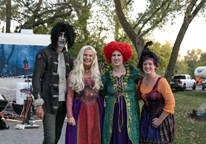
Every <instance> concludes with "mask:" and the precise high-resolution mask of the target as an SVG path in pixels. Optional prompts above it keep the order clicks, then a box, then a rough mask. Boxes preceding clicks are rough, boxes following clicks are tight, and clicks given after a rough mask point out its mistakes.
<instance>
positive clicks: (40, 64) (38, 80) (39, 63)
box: [32, 50, 46, 105]
mask: <svg viewBox="0 0 206 144" xmlns="http://www.w3.org/2000/svg"><path fill="white" fill-rule="evenodd" d="M45 69H46V56H45V54H44V52H43V50H40V51H39V52H38V54H37V55H36V59H35V65H34V72H33V76H32V86H33V91H32V94H33V95H34V98H35V100H36V99H37V101H39V102H40V101H41V103H39V104H37V105H42V104H43V103H42V102H44V101H43V98H42V77H43V75H44V72H45Z"/></svg>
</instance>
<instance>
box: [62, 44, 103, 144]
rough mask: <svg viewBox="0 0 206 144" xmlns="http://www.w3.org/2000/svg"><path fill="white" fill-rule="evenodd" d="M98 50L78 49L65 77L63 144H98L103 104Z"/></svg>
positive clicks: (89, 48)
mask: <svg viewBox="0 0 206 144" xmlns="http://www.w3.org/2000/svg"><path fill="white" fill-rule="evenodd" d="M101 75H102V71H101V70H100V69H99V67H98V61H97V52H96V50H95V49H94V48H93V47H91V46H84V47H82V48H81V50H80V52H79V54H78V56H77V62H76V65H75V67H74V69H73V70H72V71H71V72H70V74H69V76H68V79H67V102H66V104H67V123H68V124H67V130H66V141H65V143H66V144H100V143H101V128H102V121H103V112H104V103H103V99H102V98H101V97H99V90H100V88H101V87H102V86H103V85H102V81H101Z"/></svg>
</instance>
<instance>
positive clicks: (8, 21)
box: [6, 0, 11, 33]
mask: <svg viewBox="0 0 206 144" xmlns="http://www.w3.org/2000/svg"><path fill="white" fill-rule="evenodd" d="M10 26H11V0H7V4H6V33H10Z"/></svg>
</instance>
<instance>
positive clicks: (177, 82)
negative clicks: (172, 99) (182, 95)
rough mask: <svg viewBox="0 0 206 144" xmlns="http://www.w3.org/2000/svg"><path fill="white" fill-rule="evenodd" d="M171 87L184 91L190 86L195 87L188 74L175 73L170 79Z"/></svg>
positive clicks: (194, 82)
mask: <svg viewBox="0 0 206 144" xmlns="http://www.w3.org/2000/svg"><path fill="white" fill-rule="evenodd" d="M170 86H171V88H174V89H175V90H183V91H185V90H186V88H192V89H193V90H195V89H196V81H195V80H194V79H191V76H190V75H189V74H177V75H174V77H173V79H172V81H171V82H170Z"/></svg>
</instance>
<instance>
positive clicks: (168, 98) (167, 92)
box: [158, 78, 175, 114]
mask: <svg viewBox="0 0 206 144" xmlns="http://www.w3.org/2000/svg"><path fill="white" fill-rule="evenodd" d="M158 91H159V92H160V93H161V94H162V96H163V97H164V100H165V107H164V108H163V110H164V111H165V112H167V113H171V114H174V107H175V99H174V96H173V93H172V90H171V88H170V86H169V84H168V82H167V80H166V79H165V78H161V79H160V81H159V84H158Z"/></svg>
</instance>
